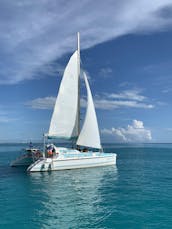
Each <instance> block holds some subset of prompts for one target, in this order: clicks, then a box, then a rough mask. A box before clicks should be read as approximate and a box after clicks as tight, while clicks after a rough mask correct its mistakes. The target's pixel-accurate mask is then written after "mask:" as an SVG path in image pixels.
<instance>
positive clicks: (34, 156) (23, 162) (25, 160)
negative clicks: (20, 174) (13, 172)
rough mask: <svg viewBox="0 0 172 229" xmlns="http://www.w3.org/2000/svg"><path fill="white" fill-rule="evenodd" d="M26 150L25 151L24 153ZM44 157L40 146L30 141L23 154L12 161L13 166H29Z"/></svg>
mask: <svg viewBox="0 0 172 229" xmlns="http://www.w3.org/2000/svg"><path fill="white" fill-rule="evenodd" d="M23 151H24V153H23ZM41 157H42V152H41V150H40V149H39V148H35V147H33V145H32V143H31V142H30V144H29V147H27V148H26V149H24V150H22V154H21V155H20V156H18V157H17V158H16V159H15V160H13V161H12V162H11V163H10V166H11V167H20V166H29V165H31V164H32V163H33V162H35V161H37V160H38V159H39V158H41Z"/></svg>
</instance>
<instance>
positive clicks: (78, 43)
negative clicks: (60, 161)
mask: <svg viewBox="0 0 172 229" xmlns="http://www.w3.org/2000/svg"><path fill="white" fill-rule="evenodd" d="M77 51H78V52H77V53H78V56H77V59H78V61H77V63H78V76H79V77H78V120H77V121H78V135H79V134H80V34H79V32H78V33H77Z"/></svg>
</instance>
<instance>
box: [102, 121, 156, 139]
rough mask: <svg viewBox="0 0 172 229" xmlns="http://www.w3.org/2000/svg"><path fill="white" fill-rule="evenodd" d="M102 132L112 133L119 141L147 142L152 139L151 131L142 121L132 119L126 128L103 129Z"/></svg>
mask: <svg viewBox="0 0 172 229" xmlns="http://www.w3.org/2000/svg"><path fill="white" fill-rule="evenodd" d="M101 133H102V134H110V135H113V136H114V138H115V139H116V141H119V142H148V141H150V140H152V136H151V131H150V130H149V129H146V128H145V127H144V124H143V122H142V121H138V120H133V122H132V125H128V126H127V127H126V128H121V127H119V128H114V127H112V128H111V129H103V130H102V131H101Z"/></svg>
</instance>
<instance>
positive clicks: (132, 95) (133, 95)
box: [108, 89, 146, 101]
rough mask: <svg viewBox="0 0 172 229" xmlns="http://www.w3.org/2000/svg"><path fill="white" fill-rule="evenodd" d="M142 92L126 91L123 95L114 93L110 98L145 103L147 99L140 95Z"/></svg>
mask: <svg viewBox="0 0 172 229" xmlns="http://www.w3.org/2000/svg"><path fill="white" fill-rule="evenodd" d="M139 93H140V90H136V89H135V90H126V91H123V92H121V93H118V94H117V93H113V94H110V95H109V96H108V97H109V98H112V99H127V100H136V101H143V100H144V99H146V97H145V96H143V95H140V94H139Z"/></svg>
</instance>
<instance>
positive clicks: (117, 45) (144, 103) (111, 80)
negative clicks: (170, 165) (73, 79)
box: [0, 0, 172, 142]
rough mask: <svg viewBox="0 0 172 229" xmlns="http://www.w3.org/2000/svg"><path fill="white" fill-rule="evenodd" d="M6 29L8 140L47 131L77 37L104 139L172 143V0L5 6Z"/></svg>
mask: <svg viewBox="0 0 172 229" xmlns="http://www.w3.org/2000/svg"><path fill="white" fill-rule="evenodd" d="M97 5H99V8H98V7H97ZM0 30H1V32H0V50H1V52H0V141H1V142H4V141H29V140H32V141H37V140H40V139H41V138H42V134H43V133H44V132H47V130H48V128H49V122H50V118H51V114H52V108H53V104H54V101H55V97H56V95H57V90H58V87H59V83H60V80H61V77H62V74H63V70H64V67H65V65H66V63H67V61H68V59H69V57H70V55H71V53H72V52H73V51H74V50H75V48H76V33H77V31H80V34H81V58H82V64H83V67H84V69H85V70H86V71H87V74H88V75H89V81H90V85H91V88H92V93H93V96H94V101H95V105H96V108H97V109H96V110H97V116H98V122H99V126H100V131H101V138H102V141H111V142H172V118H171V114H172V101H171V98H172V45H171V41H172V2H171V0H154V1H151V2H150V1H147V0H132V1H131V0H130V1H119V0H118V1H117V0H116V1H114V0H113V1H110V0H108V1H94V2H92V1H88V0H84V1H82V2H81V1H73V2H70V1H69V2H67V1H59V0H55V1H48V0H39V1H34V0H30V1H24V0H22V1H21V0H15V1H10V0H2V1H1V3H0ZM81 102H82V103H84V97H83V98H82V101H81Z"/></svg>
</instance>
